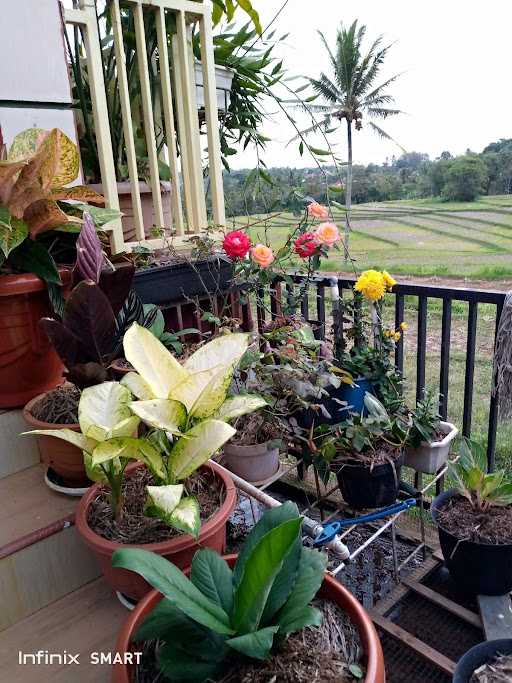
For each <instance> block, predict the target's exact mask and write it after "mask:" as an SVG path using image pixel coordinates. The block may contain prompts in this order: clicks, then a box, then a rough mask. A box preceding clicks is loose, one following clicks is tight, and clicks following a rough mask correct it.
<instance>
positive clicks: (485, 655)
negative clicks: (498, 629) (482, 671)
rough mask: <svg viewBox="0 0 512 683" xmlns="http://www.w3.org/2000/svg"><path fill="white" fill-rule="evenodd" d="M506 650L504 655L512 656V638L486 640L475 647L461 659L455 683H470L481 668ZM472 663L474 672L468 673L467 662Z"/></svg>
mask: <svg viewBox="0 0 512 683" xmlns="http://www.w3.org/2000/svg"><path fill="white" fill-rule="evenodd" d="M501 649H504V650H505V652H504V654H506V655H509V654H512V638H498V639H496V640H486V641H484V642H483V643H478V645H474V646H473V647H472V648H470V649H469V650H468V651H467V652H465V653H464V654H463V655H462V657H461V658H460V659H459V661H458V663H457V666H456V667H455V671H454V674H453V683H468V681H469V680H470V676H471V675H472V674H473V673H474V671H475V670H476V669H477V668H478V667H479V666H482V665H483V664H485V663H486V662H488V661H489V659H490V658H491V656H494V654H496V653H497V652H500V650H501ZM468 660H469V661H471V660H472V661H471V664H472V670H471V671H469V672H467V671H466V665H467V662H468Z"/></svg>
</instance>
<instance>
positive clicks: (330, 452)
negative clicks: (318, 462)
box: [313, 393, 409, 510]
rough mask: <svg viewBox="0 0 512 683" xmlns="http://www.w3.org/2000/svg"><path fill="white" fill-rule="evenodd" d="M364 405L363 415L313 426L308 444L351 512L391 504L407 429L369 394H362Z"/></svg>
mask: <svg viewBox="0 0 512 683" xmlns="http://www.w3.org/2000/svg"><path fill="white" fill-rule="evenodd" d="M364 402H365V407H366V410H367V415H366V416H365V415H363V414H362V413H352V414H351V415H350V417H348V418H346V419H345V420H344V421H342V422H340V423H339V424H337V425H334V426H328V425H322V426H320V427H317V428H316V430H315V435H314V440H313V448H314V449H315V455H317V456H318V455H320V456H321V459H322V460H323V461H325V462H327V464H328V465H329V468H330V470H331V471H334V472H335V473H336V476H337V478H338V482H339V486H340V490H341V493H342V495H343V498H344V500H345V501H346V502H347V503H348V505H350V507H352V508H354V509H356V510H360V509H362V508H378V507H384V506H386V505H391V504H392V503H394V502H395V501H396V499H397V496H398V490H399V485H400V471H401V465H402V461H403V447H404V444H405V443H406V441H407V434H408V430H409V425H408V424H407V422H406V421H405V420H404V419H403V418H402V417H398V416H394V417H390V416H389V415H388V413H387V411H386V409H385V408H384V406H383V405H382V404H381V403H380V402H379V401H378V400H377V399H376V398H375V396H372V395H371V394H368V393H367V394H366V396H365V398H364ZM315 442H316V443H315Z"/></svg>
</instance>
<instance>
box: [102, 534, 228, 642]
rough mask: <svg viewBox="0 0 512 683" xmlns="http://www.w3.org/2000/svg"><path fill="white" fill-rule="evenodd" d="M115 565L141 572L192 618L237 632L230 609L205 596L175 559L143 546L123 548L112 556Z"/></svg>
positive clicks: (219, 630) (217, 629)
mask: <svg viewBox="0 0 512 683" xmlns="http://www.w3.org/2000/svg"><path fill="white" fill-rule="evenodd" d="M112 566H113V567H114V568H117V569H129V570H131V571H133V572H137V573H138V574H140V575H141V576H142V577H144V579H146V581H147V582H148V583H149V584H151V586H153V588H155V589H156V590H158V591H160V593H162V595H164V596H165V597H166V598H168V599H169V600H170V601H171V602H172V603H173V604H174V605H176V607H177V608H178V609H180V610H181V611H182V612H183V613H184V614H186V615H187V616H188V617H190V619H193V620H194V621H197V622H198V623H199V624H202V625H203V626H206V628H210V629H212V630H213V631H215V632H216V633H220V634H225V635H228V636H229V635H234V631H233V629H232V627H231V624H230V621H229V617H228V615H227V614H226V612H225V611H224V610H223V609H222V608H221V607H219V606H218V605H216V604H215V603H214V602H213V601H212V600H210V599H209V598H207V597H206V596H204V595H203V594H202V593H201V591H200V590H198V589H197V588H196V587H195V586H194V584H193V583H192V582H191V581H189V579H187V577H186V576H185V575H184V574H183V573H182V572H181V571H180V570H179V569H178V568H177V567H175V566H174V565H173V564H172V563H171V562H169V561H168V560H166V559H164V558H163V557H161V556H160V555H156V554H155V553H150V552H148V551H147V550H142V549H141V548H122V549H121V550H117V551H116V552H115V553H114V555H113V556H112Z"/></svg>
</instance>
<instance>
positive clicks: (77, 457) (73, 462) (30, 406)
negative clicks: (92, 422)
mask: <svg viewBox="0 0 512 683" xmlns="http://www.w3.org/2000/svg"><path fill="white" fill-rule="evenodd" d="M79 401H80V391H79V389H77V388H76V387H75V386H74V385H72V384H64V385H62V386H60V387H57V388H56V389H53V390H52V391H49V392H47V393H46V394H41V395H40V396H36V397H35V398H33V399H32V400H31V401H29V402H28V403H27V405H26V406H25V408H24V410H23V417H24V418H25V421H26V422H27V424H28V425H29V426H30V427H31V428H32V429H72V430H74V431H76V432H78V431H79V429H80V426H79V424H78V403H79ZM36 438H37V444H38V448H39V454H40V456H41V461H42V462H43V463H44V464H45V465H47V466H48V467H49V468H50V469H51V470H53V472H54V473H55V475H56V476H57V478H58V481H59V485H62V486H64V487H70V488H72V489H77V488H85V487H88V486H90V485H91V482H90V481H89V479H88V478H87V476H86V473H85V467H84V458H83V454H82V451H81V450H80V448H78V447H77V446H74V445H73V444H71V443H68V442H67V441H63V440H62V439H56V438H55V437H53V436H42V435H40V436H37V437H36Z"/></svg>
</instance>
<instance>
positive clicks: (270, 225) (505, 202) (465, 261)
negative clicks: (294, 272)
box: [231, 195, 512, 288]
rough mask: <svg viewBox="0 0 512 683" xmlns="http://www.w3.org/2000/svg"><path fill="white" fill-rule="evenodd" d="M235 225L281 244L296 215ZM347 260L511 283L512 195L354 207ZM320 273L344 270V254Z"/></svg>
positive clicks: (338, 214) (240, 220) (339, 216)
mask: <svg viewBox="0 0 512 683" xmlns="http://www.w3.org/2000/svg"><path fill="white" fill-rule="evenodd" d="M334 218H335V220H336V221H337V222H338V224H339V226H340V227H342V225H343V213H342V211H341V210H338V209H335V210H334ZM231 220H232V225H233V226H236V227H243V226H247V225H250V226H251V227H250V228H249V231H250V234H251V236H252V237H253V238H254V239H258V238H261V237H263V235H264V234H265V233H266V234H267V236H268V238H269V239H270V241H271V243H272V244H274V245H275V246H279V244H281V243H282V242H283V241H284V239H285V235H286V234H287V233H288V231H289V230H290V228H291V227H292V226H293V225H294V224H296V223H297V220H298V217H297V216H294V215H293V214H291V213H285V212H283V213H279V212H278V211H275V212H274V213H272V214H271V216H270V217H269V216H264V215H260V216H238V217H236V218H233V219H231ZM350 254H351V257H352V259H353V261H354V265H355V267H356V268H357V270H358V271H360V270H363V269H365V268H369V267H375V268H386V270H388V271H390V272H392V273H393V274H399V275H400V274H402V275H414V276H416V277H417V276H427V277H429V276H437V277H441V278H453V277H455V278H464V279H469V280H487V281H492V280H508V279H510V280H512V195H503V196H493V197H483V198H481V199H479V200H478V201H475V202H460V203H456V202H441V201H436V200H434V199H420V200H402V201H395V202H381V203H372V204H356V205H355V206H354V207H353V216H352V234H351V243H350ZM323 268H324V270H326V271H342V270H347V267H346V265H345V263H344V260H343V255H342V253H341V251H340V252H338V253H337V255H336V256H334V257H332V258H330V259H329V260H328V261H326V262H325V263H324V265H323ZM500 288H501V287H500Z"/></svg>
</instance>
